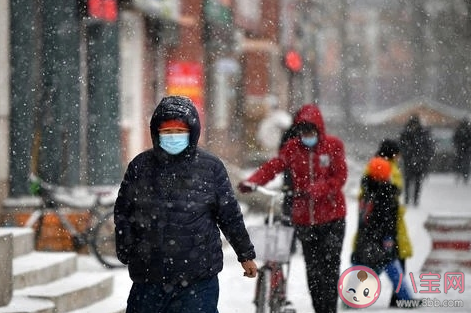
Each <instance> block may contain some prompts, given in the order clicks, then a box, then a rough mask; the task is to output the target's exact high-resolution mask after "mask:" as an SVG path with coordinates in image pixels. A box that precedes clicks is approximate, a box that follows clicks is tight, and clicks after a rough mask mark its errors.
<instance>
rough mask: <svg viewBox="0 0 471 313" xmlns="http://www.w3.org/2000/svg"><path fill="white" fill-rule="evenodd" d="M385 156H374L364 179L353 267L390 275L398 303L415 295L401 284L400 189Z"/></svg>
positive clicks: (392, 166) (402, 268) (352, 257)
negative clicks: (360, 266) (358, 266)
mask: <svg viewBox="0 0 471 313" xmlns="http://www.w3.org/2000/svg"><path fill="white" fill-rule="evenodd" d="M383 151H385V150H383ZM385 155H386V154H381V153H379V154H377V155H376V156H374V157H373V158H372V159H371V160H370V161H369V162H368V164H367V167H366V170H365V174H364V175H363V176H362V179H361V195H360V201H359V204H360V205H359V218H358V232H357V236H356V238H355V243H354V249H353V252H352V256H351V259H352V264H353V265H363V266H367V267H370V268H371V269H373V270H374V271H375V272H376V273H377V274H378V275H380V274H381V273H382V272H383V271H384V272H386V274H387V275H388V277H389V279H390V280H391V282H392V284H393V286H394V288H393V290H394V291H398V292H397V293H396V296H395V297H392V299H391V302H393V301H394V302H395V301H396V300H411V299H412V294H411V293H410V291H409V290H408V288H407V287H406V285H405V284H402V283H401V277H403V276H404V267H403V266H402V264H401V262H400V259H399V258H400V257H399V242H398V238H399V237H398V214H399V212H398V211H399V194H398V193H399V189H398V187H397V186H396V185H395V184H394V183H393V180H394V175H397V174H395V173H394V164H393V163H392V162H391V160H389V159H388V158H387V157H385ZM390 305H391V306H396V304H395V303H390Z"/></svg>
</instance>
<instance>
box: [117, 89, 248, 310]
mask: <svg viewBox="0 0 471 313" xmlns="http://www.w3.org/2000/svg"><path fill="white" fill-rule="evenodd" d="M150 134H151V137H152V143H153V147H152V148H151V149H149V150H146V151H144V152H142V153H140V154H139V155H137V156H136V157H135V158H134V159H133V160H132V161H131V162H130V163H129V165H128V167H127V170H126V172H125V174H124V179H123V181H122V183H121V186H120V189H119V194H118V197H117V199H116V204H115V208H114V219H115V224H116V251H117V255H118V258H119V260H120V261H121V262H123V263H124V264H127V265H128V270H129V276H130V277H131V280H132V281H133V284H132V287H131V290H130V293H129V298H128V305H127V310H126V312H127V313H148V312H164V313H182V312H186V313H192V312H206V313H215V312H218V311H217V302H218V297H219V283H218V277H217V275H218V273H219V272H220V271H221V270H222V267H223V252H222V242H221V236H220V231H222V233H223V234H224V235H225V237H226V238H227V240H228V242H229V243H230V244H231V246H232V247H233V249H234V251H235V253H236V255H237V259H238V261H239V262H240V263H241V266H242V268H243V271H244V272H243V274H244V276H248V277H255V276H256V273H257V265H256V264H255V262H254V261H253V260H254V259H255V251H254V247H253V245H252V243H251V241H250V238H249V235H248V233H247V230H246V227H245V224H244V220H243V217H242V213H241V210H240V207H239V204H238V202H237V200H236V198H235V195H234V190H233V188H232V186H231V183H230V181H229V177H228V174H227V171H226V168H225V167H224V165H223V163H222V161H221V160H220V159H219V158H217V157H216V156H214V155H212V154H210V153H208V152H206V151H204V150H202V149H201V148H199V147H198V138H199V135H200V120H199V116H198V113H197V110H196V108H195V106H194V104H193V103H192V101H191V100H190V99H189V98H186V97H181V96H168V97H164V98H163V99H162V100H161V101H160V103H159V104H158V106H157V107H156V109H155V111H154V113H153V115H152V118H151V121H150Z"/></svg>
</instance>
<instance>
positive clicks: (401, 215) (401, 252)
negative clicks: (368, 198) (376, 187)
mask: <svg viewBox="0 0 471 313" xmlns="http://www.w3.org/2000/svg"><path fill="white" fill-rule="evenodd" d="M376 156H379V157H382V158H384V159H386V160H387V161H388V162H389V163H390V165H391V183H392V184H393V185H394V186H396V188H397V189H398V192H397V197H398V199H397V200H398V203H399V209H398V213H397V226H396V228H397V238H396V244H397V252H398V259H399V261H400V263H401V266H402V270H403V272H404V273H405V272H406V259H408V258H410V257H411V256H412V254H413V249H412V244H411V241H410V238H409V234H408V231H407V225H406V221H405V214H406V207H405V206H404V204H403V203H402V202H401V193H402V191H403V190H404V179H403V175H402V172H401V170H400V167H399V164H398V162H399V158H400V148H399V144H398V143H397V142H396V141H395V140H392V139H383V140H382V141H381V143H380V146H379V149H378V151H377V152H376ZM362 193H363V190H361V189H360V195H359V198H360V199H361V198H362ZM396 300H397V297H396V292H395V291H393V294H392V296H391V301H390V306H392V307H393V306H397V304H396Z"/></svg>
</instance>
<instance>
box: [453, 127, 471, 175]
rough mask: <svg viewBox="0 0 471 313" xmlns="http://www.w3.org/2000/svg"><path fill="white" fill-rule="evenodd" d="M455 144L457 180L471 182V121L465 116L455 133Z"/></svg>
mask: <svg viewBox="0 0 471 313" xmlns="http://www.w3.org/2000/svg"><path fill="white" fill-rule="evenodd" d="M453 146H454V148H455V162H454V170H455V172H456V178H457V181H460V180H462V181H463V182H464V183H465V184H467V183H468V182H469V173H470V166H471V123H470V121H469V120H468V118H463V119H462V120H461V122H460V123H459V124H458V126H457V127H456V129H455V133H454V134H453Z"/></svg>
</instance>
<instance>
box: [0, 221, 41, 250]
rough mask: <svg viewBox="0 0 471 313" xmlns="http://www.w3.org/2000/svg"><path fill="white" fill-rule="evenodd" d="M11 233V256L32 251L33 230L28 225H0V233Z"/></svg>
mask: <svg viewBox="0 0 471 313" xmlns="http://www.w3.org/2000/svg"><path fill="white" fill-rule="evenodd" d="M7 233H11V234H13V257H17V256H20V255H25V254H28V253H30V252H32V251H34V231H33V230H32V229H31V228H28V227H0V234H7Z"/></svg>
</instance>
